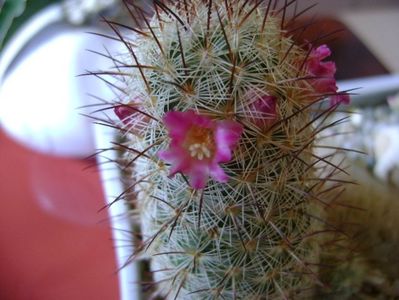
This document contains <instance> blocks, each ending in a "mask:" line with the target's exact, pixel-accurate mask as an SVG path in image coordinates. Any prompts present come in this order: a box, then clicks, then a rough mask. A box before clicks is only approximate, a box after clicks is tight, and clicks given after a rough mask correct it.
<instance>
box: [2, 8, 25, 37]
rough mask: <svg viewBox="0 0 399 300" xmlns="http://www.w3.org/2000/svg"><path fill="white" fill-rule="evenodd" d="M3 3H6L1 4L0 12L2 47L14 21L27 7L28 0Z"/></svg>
mask: <svg viewBox="0 0 399 300" xmlns="http://www.w3.org/2000/svg"><path fill="white" fill-rule="evenodd" d="M2 2H4V3H1V4H2V6H1V10H0V45H2V43H3V40H4V38H5V36H6V33H7V31H8V29H9V28H10V26H11V24H12V22H13V20H14V19H15V18H16V17H18V16H20V15H21V14H22V13H23V11H24V9H25V5H26V0H5V1H2Z"/></svg>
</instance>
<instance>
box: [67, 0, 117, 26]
mask: <svg viewBox="0 0 399 300" xmlns="http://www.w3.org/2000/svg"><path fill="white" fill-rule="evenodd" d="M117 2H119V0H64V2H63V3H62V4H63V9H64V12H65V16H66V18H67V19H68V21H69V22H70V23H71V24H74V25H82V24H83V23H84V22H85V21H86V19H87V18H88V17H90V16H92V15H96V14H98V13H99V12H101V11H102V10H104V9H107V8H109V7H112V6H113V5H115V4H116V3H117Z"/></svg>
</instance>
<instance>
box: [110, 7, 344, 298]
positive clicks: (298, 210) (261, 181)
mask: <svg viewBox="0 0 399 300" xmlns="http://www.w3.org/2000/svg"><path fill="white" fill-rule="evenodd" d="M187 2H189V3H186V1H179V3H180V4H179V5H176V6H170V5H168V8H166V5H164V4H161V3H159V5H158V7H156V6H155V7H156V8H157V11H156V13H155V15H154V17H153V18H152V20H151V21H149V22H148V24H147V25H146V26H145V25H144V26H143V27H144V28H142V29H140V32H141V34H139V35H138V37H137V39H135V40H134V41H133V42H132V43H129V42H127V38H124V41H125V43H126V46H127V47H128V50H129V55H128V56H127V57H128V58H127V62H126V63H125V67H129V68H125V69H124V70H121V73H122V72H123V74H122V76H124V78H125V80H124V84H125V86H124V87H123V89H124V91H125V95H126V97H125V98H123V99H122V100H121V102H118V104H116V105H119V106H120V105H121V103H123V104H122V105H126V107H130V108H131V109H132V116H134V118H132V117H131V116H130V117H127V118H125V119H124V120H123V121H124V122H121V123H120V125H121V127H122V129H123V134H124V135H125V140H126V144H125V146H124V147H125V148H124V149H125V150H127V151H126V154H125V159H126V161H127V162H128V163H129V165H134V172H133V174H132V178H131V180H132V185H131V186H130V188H129V189H128V191H129V192H130V191H134V193H135V195H137V199H136V204H135V206H136V208H135V209H136V211H137V212H138V214H139V216H140V225H141V232H142V242H141V245H140V247H139V248H138V250H137V253H135V254H134V256H135V257H137V256H140V255H147V256H149V257H151V270H152V272H153V274H154V281H155V283H157V290H156V293H158V294H159V295H161V296H165V297H167V298H168V299H174V298H178V299H215V298H216V299H219V298H220V299H280V298H282V299H287V298H309V297H310V295H311V294H312V290H313V286H314V285H315V283H318V280H317V278H318V275H317V274H318V271H319V270H318V269H319V267H318V262H319V252H320V244H321V240H322V239H323V238H322V237H321V236H322V235H321V234H319V233H321V232H322V231H323V228H324V227H325V224H324V221H323V220H324V219H323V218H324V216H323V211H324V206H325V204H326V203H328V201H329V200H328V199H329V197H330V195H329V194H330V192H331V191H332V190H335V189H331V188H328V189H327V188H326V187H325V183H326V181H328V180H329V178H330V176H331V174H332V173H334V172H331V173H328V174H327V175H324V176H321V175H320V174H322V172H321V171H320V169H323V168H325V165H326V162H327V158H320V157H317V156H316V155H315V154H314V151H313V148H314V143H315V139H316V136H317V135H319V133H320V132H321V131H322V129H323V126H325V125H323V124H322V123H320V124H315V122H316V121H319V120H320V119H323V118H324V117H325V116H326V115H328V114H329V113H330V112H331V111H332V110H333V109H331V108H330V109H329V108H327V109H325V110H323V109H321V108H320V106H319V107H318V108H317V109H315V108H314V105H311V104H312V103H316V102H319V101H322V99H323V98H325V95H324V94H322V93H319V92H318V91H316V90H315V87H314V84H312V80H314V79H312V78H311V76H309V73H308V69H307V67H306V62H307V59H308V58H309V53H310V50H308V49H309V47H308V48H307V49H304V48H306V47H300V46H298V45H296V44H295V43H294V41H293V39H292V38H291V37H290V35H289V34H288V33H287V30H286V29H285V28H284V24H285V23H287V22H288V21H286V20H285V21H284V13H285V8H284V9H283V10H280V11H273V10H272V9H271V8H270V9H269V8H264V9H260V8H259V7H258V5H255V4H253V3H252V4H251V2H248V1H241V0H237V1H222V0H214V1H208V2H207V3H205V1H199V0H194V1H187ZM226 5H227V6H226ZM132 11H133V8H132ZM136 13H137V11H136ZM112 28H113V29H114V30H115V31H117V29H115V28H116V27H115V26H114V25H112ZM133 44H134V45H133ZM302 46H303V45H302ZM126 69H128V70H129V71H126ZM266 98H267V99H269V100H271V101H274V102H273V105H274V106H273V108H270V109H269V112H268V114H267V115H266V116H259V115H257V110H258V108H259V105H257V104H256V103H257V102H256V101H258V100H259V99H266ZM258 104H259V103H258ZM171 111H174V112H187V111H192V112H194V113H195V114H197V115H201V116H205V117H206V118H208V119H210V120H213V121H215V122H217V121H220V120H230V121H234V122H235V124H239V125H240V126H241V128H242V134H241V135H240V138H239V140H238V142H237V144H236V145H235V146H234V148H233V147H232V156H231V159H230V160H229V161H228V162H225V163H223V164H220V165H221V167H222V168H223V171H224V173H225V175H227V177H228V180H227V181H226V180H224V181H223V182H219V181H218V180H216V179H215V178H210V179H209V180H207V182H206V185H205V186H204V187H201V188H193V187H192V185H190V183H189V182H188V180H189V178H188V177H187V174H185V172H177V174H175V175H173V176H171V175H170V169H171V167H172V166H171V165H170V164H169V163H168V162H165V161H164V160H162V159H160V158H159V155H158V154H159V152H160V151H164V150H165V149H168V147H169V146H170V144H171V143H172V141H171V139H172V138H171V136H170V134H169V130H168V128H167V126H165V122H164V121H163V120H164V118H165V115H166V114H167V113H168V112H171ZM201 134H202V133H201ZM210 136H211V137H212V135H210ZM213 142H215V141H213ZM216 142H217V141H216ZM216 142H215V143H216ZM198 145H200V144H198ZM191 146H192V145H191ZM198 147H202V146H198ZM189 149H191V150H190V151H194V152H191V154H193V153H194V154H193V159H198V160H206V159H207V158H208V157H209V156H210V155H211V153H212V151H213V150H212V149H211V148H210V150H209V149H205V148H204V149H203V148H201V149H202V150H201V149H200V150H201V151H203V152H201V153H202V154H199V153H200V152H198V151H200V150H198V149H199V148H198V149H197V148H195V147H194V148H189ZM197 150H198V151H197ZM196 151H197V152H196ZM203 156H204V158H203ZM337 168H338V167H336V168H335V169H337ZM321 177H322V178H321Z"/></svg>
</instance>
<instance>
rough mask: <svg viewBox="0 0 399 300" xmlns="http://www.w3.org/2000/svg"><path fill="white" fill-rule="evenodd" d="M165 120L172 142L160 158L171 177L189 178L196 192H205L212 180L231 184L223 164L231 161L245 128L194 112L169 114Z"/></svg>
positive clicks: (233, 122)
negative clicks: (179, 173) (185, 176)
mask: <svg viewBox="0 0 399 300" xmlns="http://www.w3.org/2000/svg"><path fill="white" fill-rule="evenodd" d="M163 120H164V123H165V126H166V128H167V129H168V131H169V137H170V138H171V142H170V145H169V148H168V149H167V150H164V151H160V152H159V153H158V156H159V158H161V159H162V160H164V161H166V162H168V163H170V164H171V170H170V176H173V175H174V174H176V173H177V172H182V173H183V174H185V175H188V177H189V181H190V185H191V186H192V187H193V188H195V189H201V188H204V187H205V186H206V183H207V181H208V178H209V176H211V177H212V178H213V179H215V180H216V181H218V182H227V180H228V176H227V174H226V173H225V172H224V171H223V169H222V168H221V167H220V165H219V164H220V163H223V162H228V161H230V160H231V158H232V152H233V150H234V148H235V146H236V144H237V143H238V141H239V139H240V137H241V134H242V132H243V127H242V125H241V124H239V123H237V122H235V121H232V120H222V121H216V120H212V119H210V118H208V117H206V116H202V115H199V114H197V113H195V112H194V111H192V110H189V111H186V112H179V111H172V112H168V113H166V115H165V117H164V119H163Z"/></svg>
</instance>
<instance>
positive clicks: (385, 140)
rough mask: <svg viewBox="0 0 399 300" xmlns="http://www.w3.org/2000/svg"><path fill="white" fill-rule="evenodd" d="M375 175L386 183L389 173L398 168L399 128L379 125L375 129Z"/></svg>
mask: <svg viewBox="0 0 399 300" xmlns="http://www.w3.org/2000/svg"><path fill="white" fill-rule="evenodd" d="M374 154H375V158H376V165H375V167H374V173H375V175H376V176H377V177H378V178H380V179H382V180H383V181H388V180H389V176H390V173H391V172H392V171H393V169H394V168H395V167H399V126H398V125H381V126H380V127H378V128H377V129H376V132H375V141H374Z"/></svg>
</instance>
